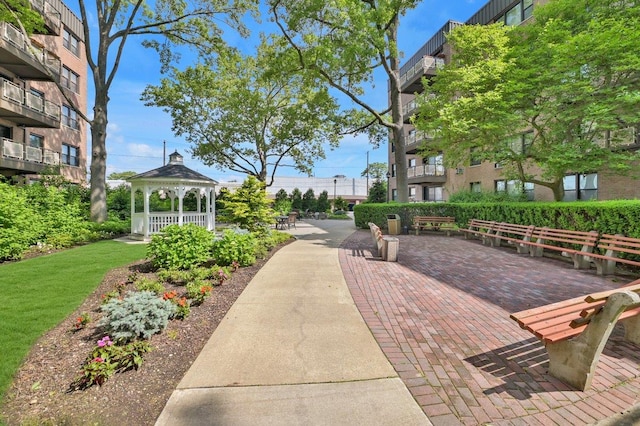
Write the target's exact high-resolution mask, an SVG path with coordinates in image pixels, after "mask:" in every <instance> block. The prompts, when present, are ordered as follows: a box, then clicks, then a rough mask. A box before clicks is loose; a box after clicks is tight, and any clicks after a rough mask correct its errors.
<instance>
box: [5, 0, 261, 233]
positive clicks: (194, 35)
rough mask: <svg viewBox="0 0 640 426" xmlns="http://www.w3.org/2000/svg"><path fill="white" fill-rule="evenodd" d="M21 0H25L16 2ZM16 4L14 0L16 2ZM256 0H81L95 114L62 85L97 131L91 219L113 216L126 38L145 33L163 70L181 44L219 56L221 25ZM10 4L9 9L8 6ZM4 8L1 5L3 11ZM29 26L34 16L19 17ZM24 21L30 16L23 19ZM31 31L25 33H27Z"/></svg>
mask: <svg viewBox="0 0 640 426" xmlns="http://www.w3.org/2000/svg"><path fill="white" fill-rule="evenodd" d="M11 1H12V2H13V3H15V4H19V3H20V2H19V1H15V0H11ZM13 3H10V4H13ZM257 3H258V2H257V1H256V0H231V1H226V0H193V1H190V2H177V1H174V0H158V1H155V2H148V1H146V0H132V1H124V2H123V1H119V0H114V1H103V0H96V2H95V5H91V4H88V3H86V2H85V1H84V0H78V10H79V12H80V17H81V20H82V25H83V33H84V34H83V35H84V42H85V43H84V49H85V53H86V57H87V62H88V65H89V74H90V78H91V79H92V82H93V89H94V90H93V91H94V99H93V114H92V115H91V114H85V113H84V112H83V111H81V110H80V109H79V108H78V107H77V105H76V104H75V102H74V101H73V100H72V99H70V98H69V97H68V96H67V95H66V93H65V90H64V88H63V87H62V86H61V85H60V84H59V83H57V85H58V87H59V89H60V92H61V93H62V96H63V97H64V98H65V99H66V101H67V102H68V103H69V105H71V106H72V107H73V108H74V109H75V110H76V112H77V114H78V116H79V117H80V118H82V119H83V120H84V121H86V122H87V123H88V125H89V127H90V130H91V179H90V184H91V213H90V214H91V219H92V220H93V221H96V222H103V221H104V220H106V218H107V205H106V165H107V150H106V140H107V124H108V105H109V90H110V88H111V85H112V83H113V81H114V79H115V77H116V74H117V71H118V68H119V65H120V61H121V59H122V55H123V53H124V50H125V45H126V42H127V41H128V40H129V38H130V37H134V36H142V37H144V38H145V39H144V41H143V43H144V45H145V46H147V47H150V48H154V49H156V50H157V51H158V53H159V55H160V61H161V63H162V68H163V69H166V68H167V67H168V66H169V64H171V63H172V62H173V61H175V60H177V59H178V58H179V55H178V54H176V53H175V50H174V48H175V47H176V46H185V45H186V46H190V47H192V48H194V49H196V50H197V52H198V55H200V56H205V57H206V56H209V55H212V54H215V53H216V52H217V51H218V50H220V49H221V48H222V47H223V46H224V45H225V43H224V41H223V39H222V33H223V31H222V28H221V27H220V24H224V25H227V26H229V27H231V28H235V29H238V30H239V31H240V32H241V33H242V34H244V33H246V28H245V27H244V25H243V24H242V23H241V19H242V17H243V16H244V14H245V13H246V12H247V11H249V10H256V9H257ZM6 4H7V3H5V6H4V8H5V9H7V6H6ZM2 12H3V8H2V7H0V14H2ZM14 16H17V17H18V19H19V20H20V23H21V24H22V27H23V28H27V25H26V23H27V22H28V20H27V19H28V18H29V16H28V15H24V16H23V15H20V14H18V15H15V14H14ZM21 19H24V22H22V20H21ZM26 33H27V31H25V35H27V34H26Z"/></svg>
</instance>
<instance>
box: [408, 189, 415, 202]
mask: <svg viewBox="0 0 640 426" xmlns="http://www.w3.org/2000/svg"><path fill="white" fill-rule="evenodd" d="M409 198H410V199H412V200H415V198H416V187H415V186H410V187H409Z"/></svg>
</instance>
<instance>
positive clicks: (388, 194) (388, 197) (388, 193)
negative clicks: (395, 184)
mask: <svg viewBox="0 0 640 426" xmlns="http://www.w3.org/2000/svg"><path fill="white" fill-rule="evenodd" d="M389 179H391V172H387V203H388V202H389V199H390V198H391V188H390V187H389Z"/></svg>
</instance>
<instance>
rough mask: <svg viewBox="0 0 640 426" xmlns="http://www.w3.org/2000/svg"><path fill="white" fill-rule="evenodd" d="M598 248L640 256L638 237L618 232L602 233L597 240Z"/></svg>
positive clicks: (639, 240)
mask: <svg viewBox="0 0 640 426" xmlns="http://www.w3.org/2000/svg"><path fill="white" fill-rule="evenodd" d="M598 248H599V249H600V250H603V251H607V250H614V251H617V252H623V253H628V254H633V255H637V256H640V239H639V238H634V237H625V236H624V235H619V234H618V235H612V234H602V235H601V236H600V239H599V240H598Z"/></svg>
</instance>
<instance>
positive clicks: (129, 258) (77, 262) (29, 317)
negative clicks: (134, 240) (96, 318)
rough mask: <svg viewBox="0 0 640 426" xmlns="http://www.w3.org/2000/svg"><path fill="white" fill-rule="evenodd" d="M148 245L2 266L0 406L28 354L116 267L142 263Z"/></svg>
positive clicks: (110, 246) (115, 245)
mask: <svg viewBox="0 0 640 426" xmlns="http://www.w3.org/2000/svg"><path fill="white" fill-rule="evenodd" d="M145 253H146V245H144V244H125V243H121V242H117V241H101V242H98V243H94V244H89V245H86V246H81V247H76V248H73V249H70V250H65V251H61V252H58V253H54V254H50V255H46V256H40V257H36V258H33V259H29V260H24V261H21V262H16V263H8V264H5V265H0V295H2V298H1V299H0V303H1V304H2V306H1V307H0V401H2V400H3V399H4V395H5V392H6V391H7V389H8V387H9V386H10V384H11V381H12V379H13V376H14V374H15V373H16V371H17V369H18V368H19V367H20V364H21V363H22V360H23V359H24V358H25V357H26V355H27V354H28V353H29V350H30V349H31V347H32V346H33V344H34V343H35V342H36V340H37V339H38V338H39V337H40V336H42V335H43V334H44V333H45V332H46V331H48V330H50V329H51V328H53V327H54V326H56V325H57V324H59V323H60V322H61V321H62V320H64V319H65V318H66V317H67V316H69V315H70V314H71V313H72V312H73V311H74V310H75V309H76V308H77V307H78V306H79V305H80V304H81V303H82V302H83V301H84V300H85V298H86V297H87V296H88V295H89V294H90V293H91V292H92V291H93V290H95V289H96V288H97V287H98V285H99V284H100V283H101V282H102V279H103V278H104V276H105V274H106V273H107V272H108V271H109V270H111V269H113V268H116V267H119V266H124V265H127V264H129V263H131V262H134V261H136V260H139V259H143V258H145Z"/></svg>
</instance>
